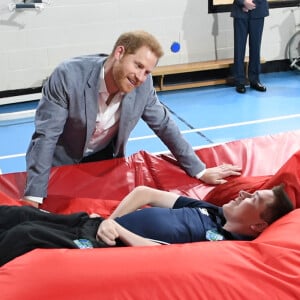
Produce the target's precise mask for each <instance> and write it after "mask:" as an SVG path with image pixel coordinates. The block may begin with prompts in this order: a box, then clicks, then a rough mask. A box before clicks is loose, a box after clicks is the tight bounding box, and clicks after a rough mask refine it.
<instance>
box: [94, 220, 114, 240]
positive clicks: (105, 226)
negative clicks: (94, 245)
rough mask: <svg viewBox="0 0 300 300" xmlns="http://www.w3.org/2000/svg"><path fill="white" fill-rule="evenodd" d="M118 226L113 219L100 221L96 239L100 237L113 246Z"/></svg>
mask: <svg viewBox="0 0 300 300" xmlns="http://www.w3.org/2000/svg"><path fill="white" fill-rule="evenodd" d="M118 226H119V224H118V223H117V222H115V221H114V220H113V219H106V220H104V221H102V222H101V224H100V226H99V228H98V231H97V236H96V239H101V240H102V241H103V242H104V243H105V244H107V245H109V246H115V245H116V239H117V238H118V237H119V233H118V230H117V229H118Z"/></svg>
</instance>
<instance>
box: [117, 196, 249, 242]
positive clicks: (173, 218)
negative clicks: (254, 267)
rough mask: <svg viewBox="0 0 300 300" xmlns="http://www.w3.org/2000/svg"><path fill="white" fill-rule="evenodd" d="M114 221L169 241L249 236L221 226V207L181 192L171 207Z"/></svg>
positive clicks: (130, 214)
mask: <svg viewBox="0 0 300 300" xmlns="http://www.w3.org/2000/svg"><path fill="white" fill-rule="evenodd" d="M115 221H116V222H118V223H119V224H120V225H122V226H123V227H125V228H126V229H128V230H130V231H131V232H134V233H136V234H138V235H140V236H143V237H145V238H149V239H153V240H158V241H162V242H165V243H170V244H176V243H190V242H199V241H206V240H248V239H249V237H247V236H240V235H236V234H232V233H230V232H228V231H226V230H224V229H223V228H222V227H223V225H224V224H225V222H226V220H225V218H224V216H223V211H222V208H220V207H218V206H215V205H213V204H210V203H208V202H205V201H202V200H195V199H191V198H187V197H183V196H180V197H179V198H178V199H177V200H176V202H175V204H174V206H173V208H161V207H151V208H144V209H141V210H137V211H135V212H132V213H129V214H127V215H125V216H122V217H119V218H116V219H115Z"/></svg>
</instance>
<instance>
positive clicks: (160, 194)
mask: <svg viewBox="0 0 300 300" xmlns="http://www.w3.org/2000/svg"><path fill="white" fill-rule="evenodd" d="M178 197H179V195H177V194H175V193H171V192H166V191H160V190H157V189H153V188H150V187H146V186H138V187H136V188H135V189H134V190H132V192H130V193H129V194H128V195H127V196H126V197H125V198H124V199H123V200H122V201H121V203H120V204H119V205H118V207H117V208H116V209H115V210H114V212H113V213H112V214H111V216H110V217H109V218H111V219H114V218H116V217H121V216H123V215H125V214H128V213H131V212H133V211H136V210H137V209H139V208H141V207H143V206H146V205H150V206H159V207H167V208H172V207H173V206H174V203H175V201H176V200H177V199H178Z"/></svg>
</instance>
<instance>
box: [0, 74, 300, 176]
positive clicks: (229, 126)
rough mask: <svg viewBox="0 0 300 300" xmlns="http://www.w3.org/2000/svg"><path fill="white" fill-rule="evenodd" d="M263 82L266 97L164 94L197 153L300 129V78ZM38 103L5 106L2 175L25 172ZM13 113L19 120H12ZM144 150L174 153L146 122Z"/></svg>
mask: <svg viewBox="0 0 300 300" xmlns="http://www.w3.org/2000/svg"><path fill="white" fill-rule="evenodd" d="M261 81H262V83H264V84H265V85H266V86H267V92H266V93H261V92H257V91H255V90H250V89H249V88H247V92H246V94H238V93H236V91H235V89H234V88H233V87H229V86H225V85H220V86H213V87H204V88H197V89H189V90H179V91H172V92H161V93H159V94H158V95H159V98H160V100H161V102H163V103H164V104H165V105H166V106H167V107H168V108H169V109H170V111H171V113H172V115H173V118H174V120H175V121H176V123H177V124H178V126H179V128H180V130H181V131H182V133H183V134H184V136H185V138H186V139H187V140H188V141H189V142H190V143H191V144H192V146H193V147H194V148H195V149H197V148H201V147H205V146H207V145H213V144H220V143H224V142H228V141H234V140H240V139H244V138H251V137H255V136H263V135H269V134H276V133H280V132H286V131H292V130H298V129H300V74H299V73H297V72H293V71H288V72H277V73H269V74H262V75H261ZM0 102H1V99H0ZM36 105H37V102H36V101H33V102H24V103H19V104H8V105H1V106H0V140H1V147H0V169H1V170H2V173H12V172H19V171H24V170H25V152H26V149H27V146H28V143H29V140H30V137H31V134H32V133H33V130H34V123H33V117H26V118H20V115H26V112H28V114H29V115H30V112H31V114H32V112H33V111H34V109H35V108H36ZM13 115H16V118H14V119H12V118H11V116H13ZM7 116H8V118H7ZM139 150H146V151H148V152H152V153H161V152H166V151H168V150H167V148H166V147H165V146H164V145H163V144H162V143H161V142H160V140H159V139H158V138H157V137H156V136H155V135H154V134H153V132H152V131H151V130H150V129H149V128H148V127H147V125H146V124H145V123H144V122H143V121H140V122H139V123H138V125H137V127H136V128H135V130H134V131H133V132H132V134H131V137H130V140H129V142H128V145H127V155H130V154H132V153H135V152H137V151H139Z"/></svg>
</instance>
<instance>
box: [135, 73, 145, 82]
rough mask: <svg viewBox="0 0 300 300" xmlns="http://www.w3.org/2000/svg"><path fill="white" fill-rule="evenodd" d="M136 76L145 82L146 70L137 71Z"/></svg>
mask: <svg viewBox="0 0 300 300" xmlns="http://www.w3.org/2000/svg"><path fill="white" fill-rule="evenodd" d="M136 78H137V79H138V81H140V82H144V81H145V79H146V75H145V72H144V71H143V70H139V71H138V72H137V73H136Z"/></svg>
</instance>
